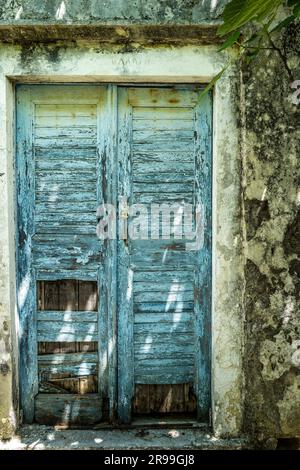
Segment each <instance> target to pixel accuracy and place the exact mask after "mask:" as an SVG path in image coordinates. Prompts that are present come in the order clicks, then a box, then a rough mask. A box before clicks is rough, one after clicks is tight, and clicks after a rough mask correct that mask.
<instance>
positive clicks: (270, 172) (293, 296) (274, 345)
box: [242, 24, 300, 438]
mask: <svg viewBox="0 0 300 470" xmlns="http://www.w3.org/2000/svg"><path fill="white" fill-rule="evenodd" d="M275 42H276V44H277V45H278V46H279V47H280V50H281V51H282V52H283V54H284V56H285V57H286V58H287V65H288V69H289V70H288V69H286V68H285V65H284V63H283V62H282V60H281V59H280V57H279V55H278V53H277V52H274V51H266V52H264V53H262V54H261V56H260V58H259V59H258V60H256V61H254V62H253V63H252V64H251V65H250V66H248V67H245V68H244V70H243V85H244V102H243V105H244V106H243V107H244V109H243V110H242V112H243V113H244V117H245V120H244V123H243V124H244V129H243V133H244V141H245V142H244V143H245V147H244V150H243V153H244V169H245V174H244V208H245V229H246V243H245V256H246V265H245V283H246V284H245V293H246V298H245V312H246V313H245V328H246V335H245V354H244V366H245V377H246V406H245V418H244V426H245V429H246V430H247V431H250V432H251V433H254V434H255V435H256V436H257V437H258V438H260V437H262V436H263V435H269V436H279V435H281V436H286V437H289V436H290V437H293V436H296V435H300V350H299V348H300V341H299V340H300V305H299V291H300V278H299V275H300V186H299V183H300V179H299V176H300V171H299V169H300V160H299V152H300V128H299V124H300V103H299V105H298V106H296V105H295V104H292V100H291V97H292V92H293V90H292V89H291V87H290V85H291V83H292V82H293V80H296V79H300V61H299V57H300V25H299V24H298V25H297V26H294V25H292V26H290V27H289V28H288V29H287V31H285V33H284V34H283V36H282V37H280V36H278V37H277V38H275ZM290 73H292V75H293V78H292V77H291V76H290ZM297 350H298V352H297Z"/></svg>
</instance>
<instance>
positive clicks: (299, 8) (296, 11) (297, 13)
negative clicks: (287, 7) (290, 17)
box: [293, 2, 300, 16]
mask: <svg viewBox="0 0 300 470" xmlns="http://www.w3.org/2000/svg"><path fill="white" fill-rule="evenodd" d="M293 14H294V15H295V16H300V2H299V3H298V5H296V6H295V7H294V10H293Z"/></svg>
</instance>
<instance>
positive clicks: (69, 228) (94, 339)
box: [16, 85, 211, 424]
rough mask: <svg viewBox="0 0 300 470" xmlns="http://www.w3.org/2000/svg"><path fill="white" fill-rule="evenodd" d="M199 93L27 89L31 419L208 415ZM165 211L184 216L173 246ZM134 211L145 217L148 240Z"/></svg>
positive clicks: (205, 204) (204, 123)
mask: <svg viewBox="0 0 300 470" xmlns="http://www.w3.org/2000/svg"><path fill="white" fill-rule="evenodd" d="M198 97H199V89H197V87H190V86H162V87H123V86H116V85H107V86H98V85H91V86H87V85H84V86H82V85H77V86H76V85H74V86H63V85H57V86H46V85H36V86H34V85H33V86H27V85H22V86H20V87H18V89H17V128H16V131H17V139H16V141H17V152H16V153H17V216H18V233H17V240H18V308H19V317H20V377H21V380H20V385H21V407H22V410H23V415H24V420H25V421H27V422H32V421H33V420H36V421H37V422H41V423H63V424H93V423H95V422H98V421H101V420H110V421H115V420H118V421H120V422H130V421H131V420H132V416H133V414H134V413H136V414H149V413H153V412H154V413H156V412H157V413H166V412H167V413H173V412H184V413H188V412H194V411H195V410H197V413H196V414H197V416H198V418H199V419H207V416H208V411H209V406H210V297H211V101H210V97H206V98H205V99H204V100H203V101H202V102H201V103H200V104H199V103H198ZM103 203H109V204H111V205H112V206H114V207H115V209H116V214H117V218H118V220H117V224H116V226H117V228H118V229H117V231H116V236H115V237H114V236H112V237H111V238H110V239H104V240H99V238H98V237H97V235H96V225H97V217H96V210H97V208H98V207H99V206H101V205H102V204H103ZM134 204H139V205H140V206H139V207H137V206H133V207H132V205H134ZM174 204H175V205H176V207H175V209H174ZM188 204H190V205H191V206H192V207H193V210H194V212H195V210H196V208H197V207H201V220H200V221H201V227H202V235H201V234H200V239H201V240H200V243H198V244H197V243H196V244H195V243H194V244H193V247H192V249H191V245H190V242H191V240H190V238H189V237H187V234H186V232H183V234H182V236H179V235H178V233H179V232H178V231H177V232H176V226H178V227H179V225H180V224H181V225H182V221H183V219H182V218H180V217H179V219H178V220H177V218H178V217H177V216H180V214H181V209H182V208H183V207H184V206H185V205H188ZM153 205H154V206H153ZM161 205H165V207H166V206H167V208H168V207H171V206H172V207H173V212H172V210H171V213H170V218H171V220H172V224H173V229H175V234H173V235H172V234H171V236H166V233H167V232H166V231H165V229H167V227H165V226H164V224H165V223H166V222H164V221H163V220H162V224H161V223H160V219H159V218H158V219H155V220H154V219H153V218H152V216H151V214H152V212H151V211H152V210H153V211H154V209H155V210H156V211H158V212H159V211H160V209H161ZM134 207H135V210H136V209H139V211H140V212H143V211H144V219H143V224H144V226H143V227H142V228H141V226H139V229H138V230H137V231H135V230H131V229H132V227H134V226H135V225H136V224H135V220H136V219H135V215H136V214H134V212H133V208H134ZM178 207H179V209H178ZM145 211H146V212H145ZM176 211H177V212H178V211H179V212H178V213H177V214H176ZM194 212H193V214H194ZM145 213H146V216H145ZM184 217H186V215H184ZM193 217H194V215H193V216H192V218H191V219H188V220H189V223H190V224H192V225H193V223H194V222H195V221H194V218H193ZM176 221H177V222H176ZM143 224H142V225H143ZM151 224H152V225H151ZM176 224H177V225H176ZM187 226H188V225H185V227H187ZM145 227H146V228H145ZM178 227H177V228H178ZM141 234H142V236H141ZM201 237H202V238H201Z"/></svg>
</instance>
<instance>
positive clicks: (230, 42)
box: [218, 30, 241, 52]
mask: <svg viewBox="0 0 300 470" xmlns="http://www.w3.org/2000/svg"><path fill="white" fill-rule="evenodd" d="M240 35H241V32H240V31H239V30H238V31H234V32H233V33H232V34H231V35H230V36H229V38H227V39H226V41H225V42H224V43H223V44H222V46H221V47H220V49H219V50H218V52H221V51H224V49H227V48H228V47H230V46H232V45H233V44H234V43H235V42H236V41H237V39H238V38H239V37H240Z"/></svg>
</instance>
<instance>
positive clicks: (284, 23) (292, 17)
mask: <svg viewBox="0 0 300 470" xmlns="http://www.w3.org/2000/svg"><path fill="white" fill-rule="evenodd" d="M295 18H296V17H295V15H290V16H288V17H287V18H285V19H284V20H282V21H280V23H278V24H277V25H276V26H275V27H274V28H273V29H271V31H270V33H273V32H275V31H280V30H281V29H282V28H284V27H285V26H287V25H288V24H290V23H292V22H293V21H294V20H295Z"/></svg>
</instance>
